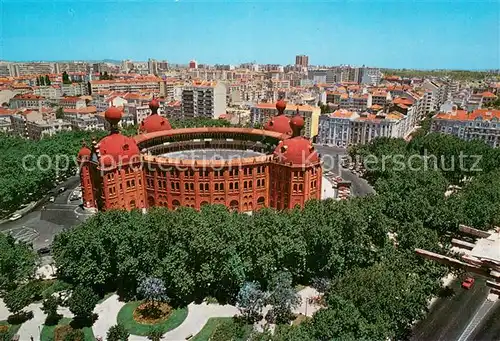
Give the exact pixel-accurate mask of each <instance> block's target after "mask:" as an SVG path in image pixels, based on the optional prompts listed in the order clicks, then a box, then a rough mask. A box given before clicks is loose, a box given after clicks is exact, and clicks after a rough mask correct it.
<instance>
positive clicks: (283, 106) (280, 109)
mask: <svg viewBox="0 0 500 341" xmlns="http://www.w3.org/2000/svg"><path fill="white" fill-rule="evenodd" d="M285 109H286V102H285V100H284V99H283V96H281V97H280V99H279V100H278V102H276V110H278V116H280V115H284V114H285Z"/></svg>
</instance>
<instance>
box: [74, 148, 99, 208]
mask: <svg viewBox="0 0 500 341" xmlns="http://www.w3.org/2000/svg"><path fill="white" fill-rule="evenodd" d="M91 155H92V152H91V150H90V149H89V148H88V147H87V144H86V143H85V140H84V141H83V143H82V148H81V149H80V151H79V152H78V157H77V160H78V164H79V166H80V183H81V187H82V201H83V207H85V208H91V207H96V204H95V197H94V184H93V182H92V176H91V171H92V166H91V164H90V156H91Z"/></svg>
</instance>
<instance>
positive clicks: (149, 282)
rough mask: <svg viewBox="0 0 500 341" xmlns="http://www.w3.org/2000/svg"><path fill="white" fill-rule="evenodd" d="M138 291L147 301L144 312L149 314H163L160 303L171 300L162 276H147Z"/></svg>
mask: <svg viewBox="0 0 500 341" xmlns="http://www.w3.org/2000/svg"><path fill="white" fill-rule="evenodd" d="M137 293H138V294H139V295H140V296H142V297H143V298H144V300H145V301H146V309H144V312H145V313H146V314H147V315H149V316H158V315H161V311H160V310H159V307H158V304H159V303H161V302H168V301H169V300H170V299H169V297H168V296H167V289H166V288H165V283H164V282H163V280H162V279H160V278H155V277H148V278H145V279H144V280H142V282H141V283H140V285H139V287H138V288H137Z"/></svg>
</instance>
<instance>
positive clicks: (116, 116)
mask: <svg viewBox="0 0 500 341" xmlns="http://www.w3.org/2000/svg"><path fill="white" fill-rule="evenodd" d="M122 115H123V113H122V111H121V110H120V109H118V108H117V107H110V108H109V109H108V110H106V112H105V113H104V118H105V119H106V121H108V122H109V124H111V125H112V126H114V125H117V124H118V122H120V120H121V119H122Z"/></svg>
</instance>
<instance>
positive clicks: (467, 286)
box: [462, 277, 474, 290]
mask: <svg viewBox="0 0 500 341" xmlns="http://www.w3.org/2000/svg"><path fill="white" fill-rule="evenodd" d="M473 285H474V278H472V277H467V278H466V279H465V280H464V281H463V282H462V288H464V289H467V290H469V289H470V288H472V286H473Z"/></svg>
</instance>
